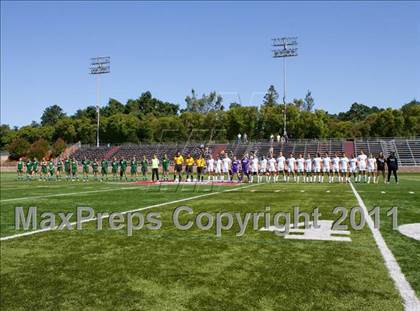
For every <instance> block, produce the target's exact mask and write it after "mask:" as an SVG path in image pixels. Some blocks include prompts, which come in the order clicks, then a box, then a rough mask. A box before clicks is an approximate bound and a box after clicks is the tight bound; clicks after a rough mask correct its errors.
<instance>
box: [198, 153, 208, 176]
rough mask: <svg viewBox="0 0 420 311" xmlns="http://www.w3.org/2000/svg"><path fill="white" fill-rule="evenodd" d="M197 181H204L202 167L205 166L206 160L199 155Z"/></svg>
mask: <svg viewBox="0 0 420 311" xmlns="http://www.w3.org/2000/svg"><path fill="white" fill-rule="evenodd" d="M196 164H197V181H201V182H202V181H203V179H204V166H205V165H206V160H205V159H204V158H203V155H202V154H200V156H199V157H198V159H197V161H196Z"/></svg>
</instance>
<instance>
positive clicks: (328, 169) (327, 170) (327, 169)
mask: <svg viewBox="0 0 420 311" xmlns="http://www.w3.org/2000/svg"><path fill="white" fill-rule="evenodd" d="M322 172H323V173H329V172H330V168H329V167H323V168H322Z"/></svg>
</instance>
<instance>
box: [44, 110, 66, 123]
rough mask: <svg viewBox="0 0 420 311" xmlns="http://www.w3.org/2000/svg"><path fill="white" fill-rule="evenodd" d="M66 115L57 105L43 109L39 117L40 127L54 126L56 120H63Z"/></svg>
mask: <svg viewBox="0 0 420 311" xmlns="http://www.w3.org/2000/svg"><path fill="white" fill-rule="evenodd" d="M65 116H66V114H65V113H64V112H63V109H62V108H61V107H60V106H58V105H53V106H49V107H47V108H45V110H44V113H43V114H42V116H41V125H54V124H55V123H56V122H57V121H58V120H60V119H62V118H64V117H65Z"/></svg>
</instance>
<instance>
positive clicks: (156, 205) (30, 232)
mask: <svg viewBox="0 0 420 311" xmlns="http://www.w3.org/2000/svg"><path fill="white" fill-rule="evenodd" d="M257 185H259V184H252V185H248V186H244V187H236V188H233V189H227V190H224V191H217V192H211V193H205V194H200V195H196V196H193V197H189V198H184V199H179V200H175V201H170V202H164V203H159V204H154V205H149V206H146V207H141V208H137V209H133V210H129V211H123V212H119V213H120V214H122V215H125V214H127V213H134V212H139V211H143V210H147V209H151V208H155V207H162V206H165V205H169V204H174V203H180V202H185V201H191V200H194V199H199V198H203V197H207V196H211V195H215V194H220V193H224V192H231V191H235V190H240V189H244V188H249V187H253V186H257ZM128 189H133V188H128ZM108 217H109V214H103V215H102V216H101V219H103V218H108ZM94 220H96V217H94V218H91V219H86V220H84V221H81V222H80V223H86V222H91V221H94ZM70 224H71V225H72V226H75V225H77V222H75V221H74V222H72V223H70ZM56 229H58V226H55V227H52V228H46V229H39V230H33V231H29V232H24V233H18V234H14V235H9V236H5V237H2V238H0V241H6V240H12V239H16V238H19V237H23V236H28V235H33V234H36V233H41V232H47V231H53V230H56Z"/></svg>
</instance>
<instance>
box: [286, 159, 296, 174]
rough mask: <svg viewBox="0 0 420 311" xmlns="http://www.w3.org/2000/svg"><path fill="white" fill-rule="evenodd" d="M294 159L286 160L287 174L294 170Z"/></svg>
mask: <svg viewBox="0 0 420 311" xmlns="http://www.w3.org/2000/svg"><path fill="white" fill-rule="evenodd" d="M295 163H296V159H295V158H294V157H291V158H288V159H287V166H288V167H289V172H290V171H294V170H295Z"/></svg>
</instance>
